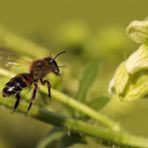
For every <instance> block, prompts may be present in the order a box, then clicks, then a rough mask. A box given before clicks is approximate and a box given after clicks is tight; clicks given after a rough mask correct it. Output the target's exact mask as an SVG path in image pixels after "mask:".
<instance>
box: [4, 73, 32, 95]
mask: <svg viewBox="0 0 148 148" xmlns="http://www.w3.org/2000/svg"><path fill="white" fill-rule="evenodd" d="M31 83H32V78H31V76H30V74H28V73H21V74H19V75H16V76H15V77H13V78H12V79H10V81H9V82H7V83H6V85H5V87H4V89H3V91H2V94H3V97H6V96H10V95H13V94H16V93H17V92H19V91H21V90H22V89H23V88H25V87H27V86H29V85H30V84H31Z"/></svg>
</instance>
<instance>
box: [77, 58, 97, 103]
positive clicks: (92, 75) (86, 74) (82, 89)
mask: <svg viewBox="0 0 148 148" xmlns="http://www.w3.org/2000/svg"><path fill="white" fill-rule="evenodd" d="M98 70H99V63H98V61H92V62H90V63H89V64H88V65H87V66H86V67H85V69H84V71H83V74H82V75H81V79H80V84H79V89H78V92H77V95H76V98H77V99H78V100H79V101H81V102H86V97H87V93H88V91H89V89H90V88H91V86H92V84H93V82H94V81H95V79H96V76H97V74H98Z"/></svg>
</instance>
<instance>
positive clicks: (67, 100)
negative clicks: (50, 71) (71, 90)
mask: <svg viewBox="0 0 148 148" xmlns="http://www.w3.org/2000/svg"><path fill="white" fill-rule="evenodd" d="M0 72H1V74H4V75H5V74H6V75H7V76H11V77H12V75H13V76H14V75H15V74H13V73H12V72H9V71H7V70H5V69H2V68H0ZM40 90H41V91H42V92H44V93H46V94H47V90H46V88H45V87H42V86H41V87H40ZM51 93H52V97H53V98H54V99H56V100H58V101H60V102H62V103H64V104H66V105H68V106H70V107H72V108H74V109H76V110H78V111H80V112H82V113H84V114H85V115H87V116H89V117H91V118H92V119H95V120H96V121H98V122H99V123H101V124H102V125H105V126H106V127H108V128H110V129H112V130H114V131H119V130H120V126H119V124H117V123H116V122H114V121H112V120H111V119H110V118H108V117H106V116H104V115H103V114H101V113H99V112H96V111H95V110H93V109H91V108H90V107H88V106H87V105H84V104H82V103H81V102H78V101H76V100H75V99H74V98H72V97H69V96H67V95H65V94H63V93H61V92H59V91H57V90H55V89H51Z"/></svg>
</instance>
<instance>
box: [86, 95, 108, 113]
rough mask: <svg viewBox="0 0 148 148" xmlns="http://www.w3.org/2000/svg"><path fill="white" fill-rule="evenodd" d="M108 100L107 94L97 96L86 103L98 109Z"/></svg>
mask: <svg viewBox="0 0 148 148" xmlns="http://www.w3.org/2000/svg"><path fill="white" fill-rule="evenodd" d="M109 100H110V99H109V98H108V97H107V96H99V97H97V98H95V99H94V100H92V101H91V102H89V103H88V104H89V106H90V107H91V108H93V109H94V110H97V111H99V110H101V109H102V108H103V107H104V106H105V105H106V104H107V103H108V102H109Z"/></svg>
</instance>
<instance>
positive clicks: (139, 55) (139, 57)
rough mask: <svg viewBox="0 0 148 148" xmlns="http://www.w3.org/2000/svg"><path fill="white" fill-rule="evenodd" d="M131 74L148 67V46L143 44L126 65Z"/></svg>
mask: <svg viewBox="0 0 148 148" xmlns="http://www.w3.org/2000/svg"><path fill="white" fill-rule="evenodd" d="M125 67H126V69H127V71H128V72H129V73H130V74H134V73H136V72H138V71H140V70H142V69H148V46H147V45H142V46H141V47H140V48H139V49H138V50H137V51H135V52H134V53H133V54H132V55H131V56H130V57H129V58H128V59H127V62H126V65H125Z"/></svg>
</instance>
